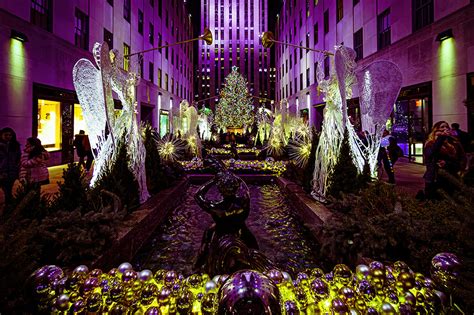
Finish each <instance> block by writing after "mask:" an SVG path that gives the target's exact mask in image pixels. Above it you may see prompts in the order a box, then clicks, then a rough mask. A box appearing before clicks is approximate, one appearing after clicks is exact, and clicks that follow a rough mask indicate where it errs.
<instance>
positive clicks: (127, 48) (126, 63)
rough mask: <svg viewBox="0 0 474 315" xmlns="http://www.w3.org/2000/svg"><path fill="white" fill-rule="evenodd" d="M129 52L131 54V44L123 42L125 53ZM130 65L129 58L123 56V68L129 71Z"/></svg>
mask: <svg viewBox="0 0 474 315" xmlns="http://www.w3.org/2000/svg"><path fill="white" fill-rule="evenodd" d="M129 54H130V46H128V45H127V44H125V43H123V55H124V56H126V55H129ZM129 66H130V60H129V58H123V70H125V71H128V68H129Z"/></svg>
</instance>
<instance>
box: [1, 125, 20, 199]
mask: <svg viewBox="0 0 474 315" xmlns="http://www.w3.org/2000/svg"><path fill="white" fill-rule="evenodd" d="M20 158H21V149H20V143H19V142H18V141H17V140H16V133H15V131H13V129H12V128H9V127H6V128H3V129H2V130H0V188H2V190H3V192H4V194H5V206H7V205H9V204H10V202H11V200H12V197H13V195H12V191H13V185H14V184H15V181H16V180H17V179H18V175H19V170H20Z"/></svg>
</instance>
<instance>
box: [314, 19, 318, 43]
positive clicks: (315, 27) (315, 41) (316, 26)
mask: <svg viewBox="0 0 474 315" xmlns="http://www.w3.org/2000/svg"><path fill="white" fill-rule="evenodd" d="M313 35H314V46H316V45H317V44H318V41H319V34H318V23H316V24H314V34H313Z"/></svg>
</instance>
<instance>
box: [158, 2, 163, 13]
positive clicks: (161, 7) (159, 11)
mask: <svg viewBox="0 0 474 315" xmlns="http://www.w3.org/2000/svg"><path fill="white" fill-rule="evenodd" d="M162 10H163V0H158V16H159V17H161V11H162Z"/></svg>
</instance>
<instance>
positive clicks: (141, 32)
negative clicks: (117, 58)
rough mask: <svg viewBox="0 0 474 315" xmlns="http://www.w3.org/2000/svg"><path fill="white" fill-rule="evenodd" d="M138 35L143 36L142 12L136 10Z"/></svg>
mask: <svg viewBox="0 0 474 315" xmlns="http://www.w3.org/2000/svg"><path fill="white" fill-rule="evenodd" d="M138 33H140V34H141V35H143V12H142V11H141V10H138Z"/></svg>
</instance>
